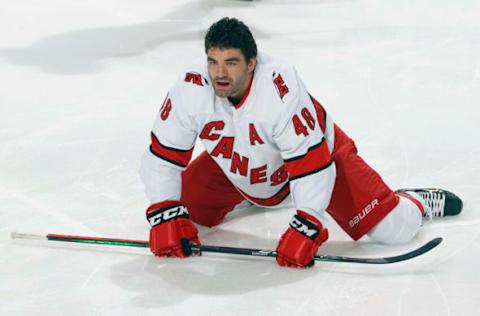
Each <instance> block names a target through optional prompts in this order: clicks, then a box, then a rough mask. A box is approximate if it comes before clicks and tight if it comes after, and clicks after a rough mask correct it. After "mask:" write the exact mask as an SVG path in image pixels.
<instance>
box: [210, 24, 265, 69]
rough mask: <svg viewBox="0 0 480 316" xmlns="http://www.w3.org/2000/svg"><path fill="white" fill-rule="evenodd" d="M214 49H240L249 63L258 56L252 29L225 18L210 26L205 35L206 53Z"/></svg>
mask: <svg viewBox="0 0 480 316" xmlns="http://www.w3.org/2000/svg"><path fill="white" fill-rule="evenodd" d="M214 47H215V48H220V49H225V48H238V49H240V51H241V52H242V53H243V56H244V57H245V60H246V61H247V62H249V61H250V59H251V58H252V57H256V56H257V43H255V39H254V38H253V35H252V33H251V32H250V29H249V28H248V26H246V25H245V24H244V23H243V22H242V21H240V20H237V19H235V18H229V17H224V18H222V19H220V20H218V21H217V22H215V23H213V24H212V25H211V26H210V28H209V29H208V32H207V35H205V53H207V52H208V50H209V49H210V48H214Z"/></svg>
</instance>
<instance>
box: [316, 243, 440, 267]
mask: <svg viewBox="0 0 480 316" xmlns="http://www.w3.org/2000/svg"><path fill="white" fill-rule="evenodd" d="M442 240H443V239H442V238H441V237H437V238H434V239H432V240H430V241H429V242H427V243H426V244H425V245H423V246H421V247H420V248H417V249H415V250H413V251H410V252H407V253H405V254H403V255H399V256H394V257H384V258H351V257H342V256H315V260H317V261H333V262H352V263H368V264H386V263H395V262H400V261H405V260H408V259H412V258H415V257H418V256H420V255H422V254H424V253H426V252H428V251H430V250H432V249H433V248H435V247H436V246H438V245H439V244H440V243H441V242H442Z"/></svg>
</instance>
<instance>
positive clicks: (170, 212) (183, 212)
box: [148, 206, 188, 227]
mask: <svg viewBox="0 0 480 316" xmlns="http://www.w3.org/2000/svg"><path fill="white" fill-rule="evenodd" d="M177 217H188V211H187V209H186V208H185V206H178V207H174V208H169V209H166V210H164V211H160V212H159V213H157V214H155V213H154V214H152V216H151V217H149V218H148V221H149V222H150V225H151V226H152V227H153V226H157V225H159V224H161V223H164V222H166V221H169V220H171V219H174V218H177Z"/></svg>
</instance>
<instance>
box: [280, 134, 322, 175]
mask: <svg viewBox="0 0 480 316" xmlns="http://www.w3.org/2000/svg"><path fill="white" fill-rule="evenodd" d="M284 161H285V167H286V168H287V170H288V173H289V176H290V180H295V179H297V178H301V177H303V176H307V175H309V174H312V173H314V172H317V171H320V170H323V169H325V168H327V167H328V166H329V165H330V163H331V159H330V151H329V150H328V145H327V142H326V141H325V138H322V141H321V142H320V143H319V144H317V145H314V146H312V147H310V148H309V149H308V151H307V153H306V154H305V155H302V156H298V157H294V158H290V159H285V160H284Z"/></svg>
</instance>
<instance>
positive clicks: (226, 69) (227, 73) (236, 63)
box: [207, 47, 257, 99]
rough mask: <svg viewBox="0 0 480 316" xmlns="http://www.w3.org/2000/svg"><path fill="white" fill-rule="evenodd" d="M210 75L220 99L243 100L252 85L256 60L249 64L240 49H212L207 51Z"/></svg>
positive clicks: (253, 59)
mask: <svg viewBox="0 0 480 316" xmlns="http://www.w3.org/2000/svg"><path fill="white" fill-rule="evenodd" d="M207 61H208V74H209V75H210V79H211V80H212V83H213V89H214V90H215V94H216V95H218V96H219V97H232V98H236V99H241V98H242V97H243V96H244V94H245V92H246V90H247V88H248V84H249V83H250V81H249V79H250V77H251V74H252V72H253V70H254V69H255V65H256V62H257V61H256V58H255V57H254V58H252V59H251V60H250V61H249V63H248V64H247V61H246V60H245V57H244V56H243V54H242V51H241V50H240V49H238V48H224V49H221V48H216V47H213V48H210V49H209V50H208V51H207Z"/></svg>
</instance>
